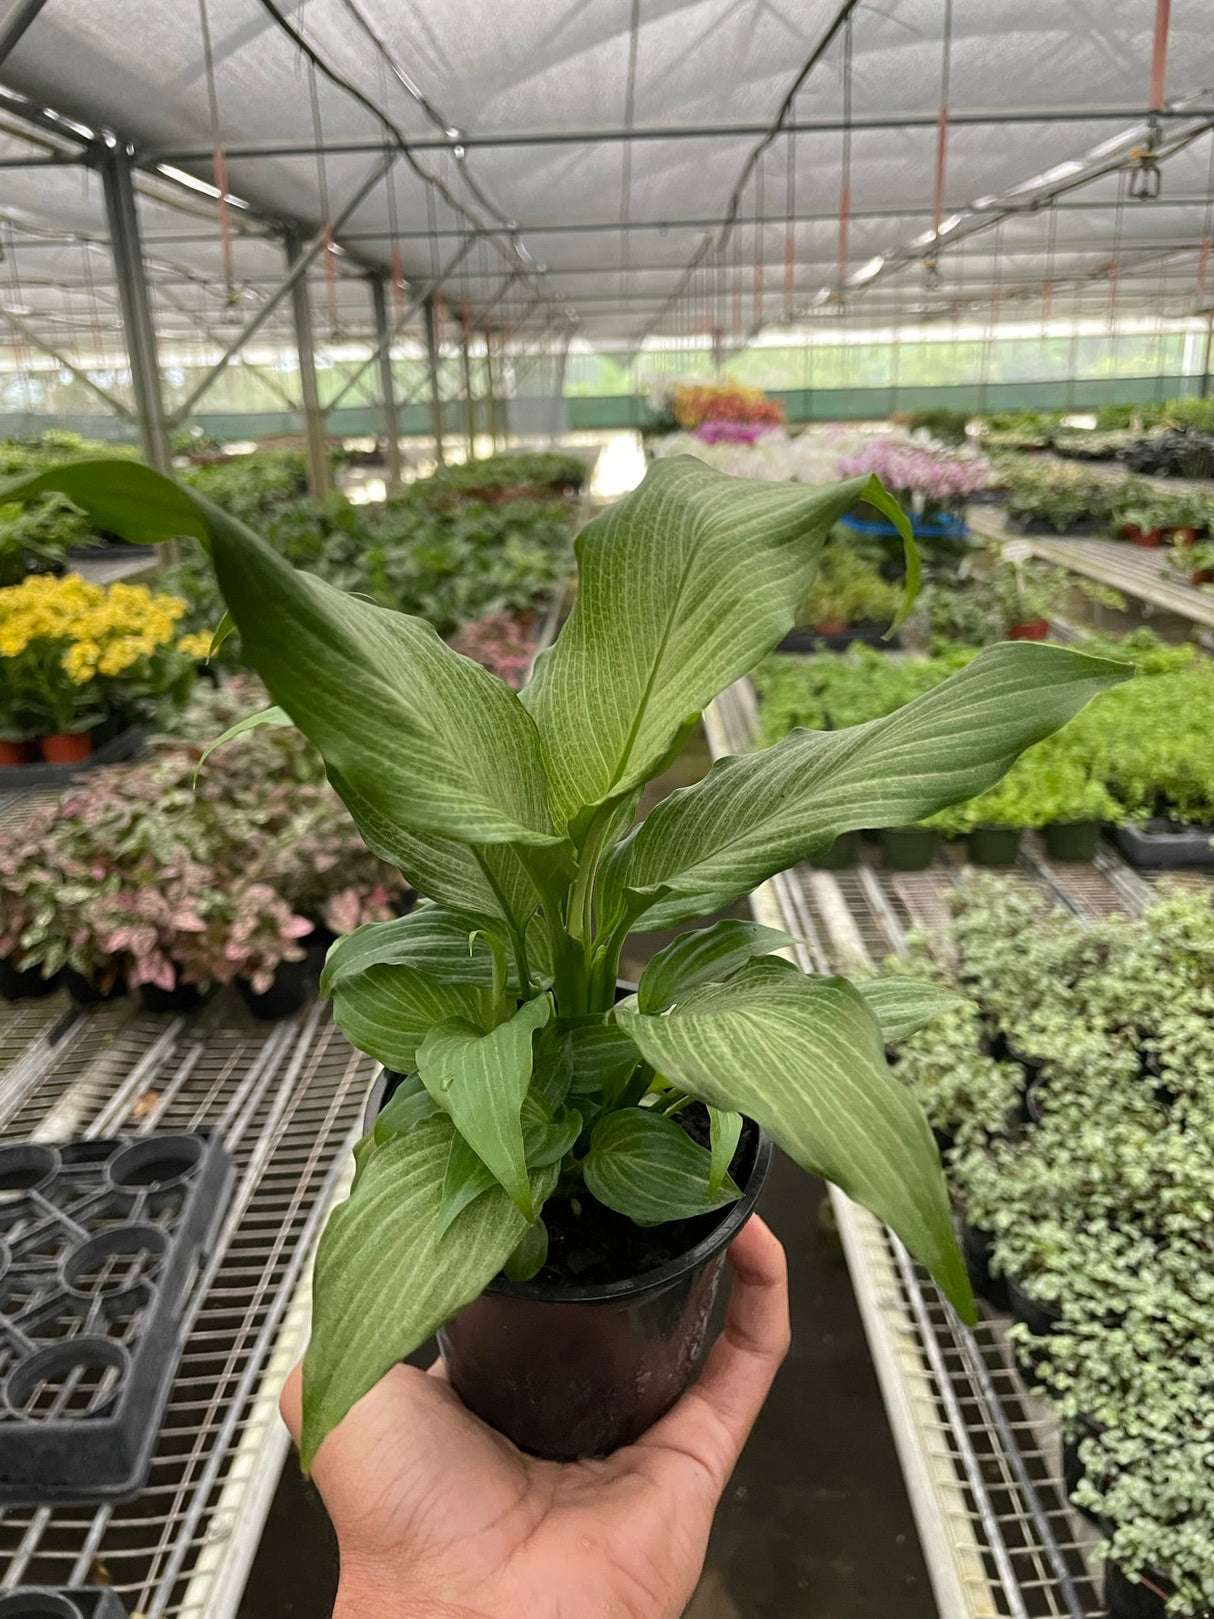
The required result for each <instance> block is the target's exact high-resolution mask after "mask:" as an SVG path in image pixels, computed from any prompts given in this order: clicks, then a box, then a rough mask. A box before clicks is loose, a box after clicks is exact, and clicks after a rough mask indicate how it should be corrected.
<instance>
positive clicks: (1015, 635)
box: [1007, 618, 1050, 641]
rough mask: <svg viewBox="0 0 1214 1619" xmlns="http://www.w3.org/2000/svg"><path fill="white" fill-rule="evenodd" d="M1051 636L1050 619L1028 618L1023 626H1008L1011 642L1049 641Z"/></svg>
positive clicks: (1008, 635) (1008, 636)
mask: <svg viewBox="0 0 1214 1619" xmlns="http://www.w3.org/2000/svg"><path fill="white" fill-rule="evenodd" d="M1049 634H1050V621H1049V619H1048V618H1026V619H1025V620H1024V622H1023V623H1022V624H1011V625H1009V626H1008V632H1007V638H1008V640H1009V641H1047V640H1048V639H1049Z"/></svg>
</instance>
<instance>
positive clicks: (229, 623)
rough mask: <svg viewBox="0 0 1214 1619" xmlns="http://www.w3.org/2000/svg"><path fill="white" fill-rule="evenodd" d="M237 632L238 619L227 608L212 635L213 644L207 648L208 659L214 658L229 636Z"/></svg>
mask: <svg viewBox="0 0 1214 1619" xmlns="http://www.w3.org/2000/svg"><path fill="white" fill-rule="evenodd" d="M235 633H236V620H235V619H234V618H233V617H232V615H231V613H229V612H228V610H227V609H226V608H225V609H224V613H223V617H222V618H221V619H220V620H219V623H218V624H216V626H215V631H214V634H213V635H212V636H211V644H210V646H209V647H208V648H207V658H208V659H211V658H213V657H214V656H215V654H216V653H217V652H218V651H219V650H220V648H221V647H222V646H223V644H224V642H225V641H226V640H228V639H229V637H230V636H232V635H234V634H235Z"/></svg>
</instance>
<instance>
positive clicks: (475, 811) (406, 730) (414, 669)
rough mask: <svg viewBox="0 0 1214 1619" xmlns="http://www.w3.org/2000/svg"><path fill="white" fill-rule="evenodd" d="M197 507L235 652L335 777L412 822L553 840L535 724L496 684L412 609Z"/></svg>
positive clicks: (464, 836) (460, 832)
mask: <svg viewBox="0 0 1214 1619" xmlns="http://www.w3.org/2000/svg"><path fill="white" fill-rule="evenodd" d="M203 504H204V507H205V505H206V503H205V502H204V503H203ZM208 517H209V521H210V528H211V555H212V558H213V560H214V563H215V572H216V574H217V575H218V578H219V584H220V588H221V589H222V591H223V594H224V599H225V600H226V602H227V604H228V608H229V610H230V611H231V614H232V617H233V618H234V619H235V620H236V624H237V628H238V629H239V630H240V635H241V646H242V648H243V651H244V655H245V657H246V658H247V659H248V661H249V662H250V663H251V664H252V665H253V667H254V668H255V669H256V670H257V672H258V674H259V675H260V676H261V678H262V679H263V681H264V682H265V684H266V686H267V688H268V690H269V692H270V695H271V696H272V697H273V698H274V699H275V701H276V702H278V703H280V704H281V705H282V707H283V708H285V709H286V710H287V712H288V713H289V714H290V715H291V718H292V719H293V720H294V721H295V723H296V725H298V727H299V729H300V730H301V731H303V733H304V734H305V736H307V737H308V738H309V739H310V740H311V741H312V742H313V743H315V745H316V746H317V748H319V750H320V752H321V754H322V755H323V757H324V760H325V763H326V766H328V767H329V768H330V769H331V770H333V771H335V772H336V773H337V774H338V775H339V776H340V778H341V780H343V781H346V782H349V784H350V786H351V787H352V788H353V789H354V791H355V792H356V793H358V794H359V796H360V797H361V798H363V799H365V800H366V801H367V802H368V803H369V804H370V806H371V807H372V808H373V809H375V810H377V811H378V812H379V813H380V814H381V815H383V816H385V817H386V818H387V819H388V821H389V822H390V823H392V824H395V825H398V826H401V827H406V828H411V829H413V830H415V831H417V832H429V833H437V834H439V835H440V836H446V837H454V838H456V839H458V840H459V841H461V842H468V843H510V844H523V845H526V844H533V845H535V846H537V847H544V846H552V845H554V844H556V843H557V842H559V841H560V840H559V839H557V838H556V837H555V835H554V833H553V830H552V821H551V817H550V814H549V810H548V804H547V797H546V790H545V784H544V772H543V766H542V764H541V760H540V749H539V738H538V735H537V734H536V730H535V726H534V724H533V722H532V720H531V718H530V716H529V715H528V714H527V711H526V710H525V709H524V708H523V706H522V704H521V703H520V702H519V700H518V698H517V697H516V696H515V695H514V693H513V692H512V691H511V690H510V688H509V687H508V686H507V685H506V684H505V682H504V681H501V680H498V679H497V678H496V677H495V676H493V675H491V674H490V673H489V672H488V670H486V669H482V668H481V666H480V665H479V664H477V663H474V662H473V661H472V660H471V659H469V658H461V657H460V656H459V655H458V654H457V653H455V652H452V650H451V648H450V647H448V646H447V645H446V644H445V642H444V641H443V640H442V639H441V637H440V636H439V635H438V633H437V632H436V631H435V629H434V628H433V626H432V625H430V624H427V623H426V622H425V621H424V620H423V619H419V618H411V617H409V615H408V614H405V613H394V612H391V611H389V610H388V609H387V608H383V607H379V606H376V605H374V604H373V603H370V602H366V601H362V600H360V599H359V598H357V597H355V596H349V595H347V594H345V592H343V591H340V590H336V589H334V587H333V586H332V585H329V584H327V583H326V582H325V581H324V580H322V579H319V578H317V577H316V576H315V575H313V574H309V573H302V572H300V571H298V570H297V569H295V568H293V567H292V566H291V565H290V563H289V562H287V561H286V560H285V558H283V557H281V556H279V555H278V554H277V553H276V552H275V551H273V550H271V549H270V547H269V546H268V545H266V544H265V543H264V542H263V541H261V540H259V539H258V538H257V537H256V535H254V534H252V533H250V532H249V530H247V529H245V528H244V527H243V526H242V525H241V524H239V523H236V522H234V521H233V520H232V519H230V518H227V517H225V516H224V514H222V513H219V512H218V511H217V509H208Z"/></svg>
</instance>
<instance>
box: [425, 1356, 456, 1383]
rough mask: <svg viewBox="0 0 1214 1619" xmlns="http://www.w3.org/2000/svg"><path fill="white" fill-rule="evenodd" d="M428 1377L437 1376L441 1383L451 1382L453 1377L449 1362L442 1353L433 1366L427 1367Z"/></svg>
mask: <svg viewBox="0 0 1214 1619" xmlns="http://www.w3.org/2000/svg"><path fill="white" fill-rule="evenodd" d="M426 1376H427V1377H437V1378H438V1380H439V1382H440V1383H450V1381H451V1378H450V1375H449V1373H448V1371H447V1362H446V1361H445V1360H444V1359H443V1357H442V1356H441V1355H440V1356H439V1357H438V1359H437V1360H436V1361H435V1362H434V1363H433V1365H431V1366H427V1368H426Z"/></svg>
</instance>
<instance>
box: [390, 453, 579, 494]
mask: <svg viewBox="0 0 1214 1619" xmlns="http://www.w3.org/2000/svg"><path fill="white" fill-rule="evenodd" d="M585 481H586V463H585V461H583V460H582V458H581V457H580V456H577V455H571V454H568V453H565V452H562V451H559V450H541V451H528V450H510V451H506V452H504V453H502V454H499V455H489V456H485V457H483V458H482V459H480V460H476V459H473V460H471V461H462V462H457V463H455V464H454V465H452V466H447V467H440V468H439V470H438V471H437V472H435V473H433V474H432V475H431V476H430V477H429V478H419V479H418V480H417V481H416V482H415V483H412V484H410V485H409V487H408V489H406V490H404V491H403V492H402V493H401V494H399V495H396V496H394V497H393V499H392V500H391V501H389V503H388V504H389V506H390V507H391V506H399V505H413V504H416V503H417V502H419V501H434V500H436V499H446V498H449V497H457V498H465V497H467V496H468V495H471V496H473V497H474V498H483V497H484V496H485V495H490V494H491V495H494V496H499V497H500V496H502V495H506V496H507V497H509V498H515V499H517V498H520V497H523V498H526V497H529V496H533V495H537V494H544V493H548V492H551V491H553V490H575V489H580V488H581V487H582V485H583V484H584V483H585Z"/></svg>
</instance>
